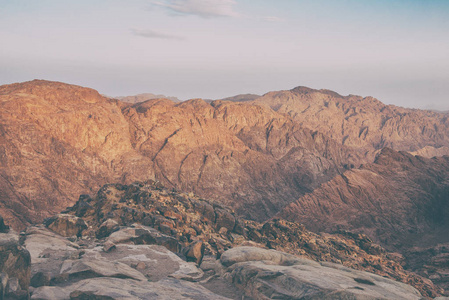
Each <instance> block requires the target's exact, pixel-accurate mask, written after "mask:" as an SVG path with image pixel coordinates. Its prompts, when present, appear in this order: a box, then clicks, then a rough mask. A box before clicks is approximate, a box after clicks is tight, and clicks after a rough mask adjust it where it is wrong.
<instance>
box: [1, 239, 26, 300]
mask: <svg viewBox="0 0 449 300" xmlns="http://www.w3.org/2000/svg"><path fill="white" fill-rule="evenodd" d="M30 271H31V261H30V253H29V252H28V251H27V250H26V249H24V248H23V247H22V246H21V245H20V243H19V236H18V235H17V234H16V233H15V232H12V231H11V232H8V233H0V299H29V290H28V287H29V285H30Z"/></svg>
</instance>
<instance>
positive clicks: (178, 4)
mask: <svg viewBox="0 0 449 300" xmlns="http://www.w3.org/2000/svg"><path fill="white" fill-rule="evenodd" d="M236 3H237V2H236V1H234V0H165V1H162V2H161V1H154V2H153V4H154V5H157V6H161V7H165V8H167V9H168V10H169V11H171V12H174V13H177V14H182V15H196V16H200V17H203V18H214V17H239V16H241V15H240V14H239V13H238V12H236V11H235V10H234V6H235V4H236Z"/></svg>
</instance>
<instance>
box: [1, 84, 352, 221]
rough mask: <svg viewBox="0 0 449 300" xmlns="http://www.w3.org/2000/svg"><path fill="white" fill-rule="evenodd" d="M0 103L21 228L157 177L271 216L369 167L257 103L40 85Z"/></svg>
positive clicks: (7, 199) (5, 198) (9, 201)
mask: <svg viewBox="0 0 449 300" xmlns="http://www.w3.org/2000/svg"><path fill="white" fill-rule="evenodd" d="M0 106H1V110H0V114H1V115H0V120H1V123H0V128H1V131H0V133H1V134H0V139H1V141H2V142H1V146H0V147H1V148H0V153H1V155H0V166H1V169H0V172H1V177H0V178H1V181H0V189H1V191H2V192H1V194H0V195H1V196H0V213H1V214H2V215H3V216H4V218H5V220H6V221H7V223H9V224H11V226H13V227H14V228H23V226H24V225H25V224H30V223H36V222H39V221H41V220H43V219H44V218H45V217H48V216H50V215H52V214H54V213H56V212H58V211H60V210H61V209H63V208H64V207H66V206H67V205H71V204H73V203H74V202H75V201H76V199H77V197H78V195H79V194H83V193H92V192H93V191H94V190H96V189H97V188H99V187H100V186H101V185H103V184H105V183H107V182H121V183H131V182H133V181H136V180H148V179H156V180H160V181H161V182H163V183H164V184H165V185H167V186H171V187H175V188H179V189H182V190H186V191H193V192H196V193H197V194H199V195H201V196H204V197H209V198H211V199H215V200H220V201H221V202H222V203H225V204H229V205H231V206H232V207H233V208H235V209H236V210H237V211H238V212H239V213H241V214H242V215H245V216H247V217H249V218H252V219H257V220H264V219H267V218H269V217H271V216H273V215H274V214H275V213H276V212H278V211H279V210H280V209H281V208H282V207H284V206H285V205H286V204H288V203H289V202H290V201H291V200H292V199H297V198H298V197H299V196H300V195H303V194H305V193H306V192H310V191H312V190H313V189H314V188H316V187H317V186H319V184H320V183H322V182H325V181H327V180H329V179H331V178H332V177H334V176H335V175H336V174H338V173H339V172H341V171H343V170H344V169H345V168H349V167H351V166H356V165H358V164H359V162H360V157H359V156H360V155H359V153H357V151H354V150H351V149H348V148H347V147H344V146H341V145H340V144H338V143H336V142H334V141H333V140H331V139H329V138H328V137H326V136H325V135H323V134H321V133H318V132H313V131H310V130H308V129H304V128H302V127H301V126H299V125H298V124H297V123H296V122H294V121H293V120H292V119H291V118H290V117H288V116H285V115H281V114H279V113H277V112H275V111H273V110H271V109H269V108H263V107H260V106H257V105H248V104H242V103H232V102H229V101H214V102H213V103H211V104H208V103H206V102H204V101H202V100H200V99H197V100H190V101H185V102H182V103H174V102H172V101H170V100H168V99H154V100H148V101H145V102H141V103H137V104H133V105H129V104H126V103H124V102H121V101H118V100H110V99H107V98H105V97H103V96H101V95H99V94H98V92H96V91H95V90H92V89H88V88H83V87H79V86H73V85H68V84H64V83H59V82H49V81H42V80H35V81H31V82H25V83H18V84H12V85H5V86H2V87H0Z"/></svg>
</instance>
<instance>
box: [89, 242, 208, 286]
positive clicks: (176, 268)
mask: <svg viewBox="0 0 449 300" xmlns="http://www.w3.org/2000/svg"><path fill="white" fill-rule="evenodd" d="M83 259H87V260H97V261H102V262H105V263H120V264H125V265H126V266H127V267H128V268H132V270H134V269H136V270H137V271H138V272H140V273H141V274H142V275H143V276H145V277H146V278H148V279H149V280H150V281H152V282H155V281H159V280H161V279H163V278H167V277H172V278H177V279H184V280H188V281H197V280H199V279H200V278H201V277H202V276H203V272H202V270H201V269H198V268H197V267H196V265H195V264H194V263H192V262H186V261H184V260H182V259H181V258H180V257H179V256H177V255H176V254H174V253H173V252H171V251H170V250H168V249H167V248H165V247H163V246H160V245H132V244H118V245H116V246H115V248H114V249H113V250H111V251H108V252H105V251H102V250H101V247H95V248H93V249H86V252H85V254H84V255H83ZM137 271H136V272H137ZM113 277H120V278H123V277H124V276H113ZM145 277H144V278H145Z"/></svg>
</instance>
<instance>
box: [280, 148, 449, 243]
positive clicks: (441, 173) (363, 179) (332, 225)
mask: <svg viewBox="0 0 449 300" xmlns="http://www.w3.org/2000/svg"><path fill="white" fill-rule="evenodd" d="M279 216H280V217H283V218H286V219H287V220H290V221H300V222H302V223H304V224H305V225H306V226H307V227H308V228H310V229H313V230H315V231H322V230H324V231H334V230H338V229H345V230H353V231H355V232H363V233H365V234H368V235H369V236H371V237H373V238H374V239H375V240H376V241H377V242H380V243H381V244H382V245H388V246H390V249H396V250H397V249H401V248H407V247H411V246H416V245H419V244H421V239H422V237H423V236H425V238H426V239H431V238H432V237H433V238H434V239H435V240H438V237H440V238H439V240H440V241H441V242H443V236H447V235H443V236H441V230H443V229H447V225H448V224H449V156H443V157H435V158H432V159H428V158H424V157H419V156H413V155H411V154H409V153H407V152H396V151H393V150H391V149H389V148H384V149H383V150H382V151H381V153H380V154H379V155H378V156H377V158H376V160H375V162H374V163H371V164H366V165H364V166H362V167H360V168H359V169H354V170H348V171H346V172H344V173H343V174H341V175H339V176H336V177H335V178H334V179H332V180H331V181H329V182H327V183H324V184H323V185H321V186H320V187H319V188H317V189H315V190H314V191H313V192H312V193H309V194H307V195H304V196H303V197H300V198H299V199H298V200H297V201H295V202H293V203H291V204H289V205H288V206H287V207H285V208H284V209H283V210H282V212H281V213H280V214H279ZM435 233H438V234H437V235H435ZM447 233H449V232H447Z"/></svg>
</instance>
